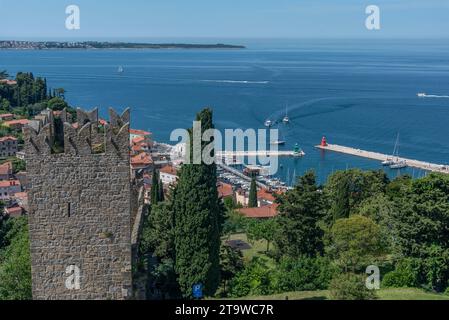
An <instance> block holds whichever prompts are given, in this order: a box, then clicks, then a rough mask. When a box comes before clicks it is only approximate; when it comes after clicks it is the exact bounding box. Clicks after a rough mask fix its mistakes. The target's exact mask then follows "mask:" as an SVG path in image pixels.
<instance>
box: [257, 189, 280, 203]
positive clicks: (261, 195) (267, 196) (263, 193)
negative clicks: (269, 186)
mask: <svg viewBox="0 0 449 320" xmlns="http://www.w3.org/2000/svg"><path fill="white" fill-rule="evenodd" d="M257 198H258V199H262V200H265V201H269V202H274V200H276V199H275V198H274V196H273V194H272V193H270V192H268V191H267V190H265V189H260V190H259V191H258V192H257Z"/></svg>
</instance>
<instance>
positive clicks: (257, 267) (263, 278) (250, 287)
mask: <svg viewBox="0 0 449 320" xmlns="http://www.w3.org/2000/svg"><path fill="white" fill-rule="evenodd" d="M273 271H274V270H272V269H271V268H270V267H269V266H268V264H267V261H266V259H263V258H260V257H254V258H253V259H252V260H251V262H250V263H249V264H248V265H247V266H246V267H245V269H244V270H242V271H241V272H239V273H238V274H237V275H236V276H235V277H234V278H233V279H232V281H231V284H230V295H231V297H233V298H238V297H246V296H256V295H268V294H271V293H273V292H274V290H273V287H272V282H273V281H272V277H273Z"/></svg>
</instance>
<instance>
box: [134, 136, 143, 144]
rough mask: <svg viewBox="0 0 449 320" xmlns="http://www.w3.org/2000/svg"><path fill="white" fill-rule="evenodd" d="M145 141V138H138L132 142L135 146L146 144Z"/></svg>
mask: <svg viewBox="0 0 449 320" xmlns="http://www.w3.org/2000/svg"><path fill="white" fill-rule="evenodd" d="M144 141H145V138H144V137H137V138H134V139H132V140H131V142H132V143H133V144H139V143H142V142H144Z"/></svg>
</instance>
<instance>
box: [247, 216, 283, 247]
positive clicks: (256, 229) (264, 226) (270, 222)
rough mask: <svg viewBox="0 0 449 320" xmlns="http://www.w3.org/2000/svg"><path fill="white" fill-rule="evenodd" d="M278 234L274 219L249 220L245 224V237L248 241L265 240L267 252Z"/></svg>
mask: <svg viewBox="0 0 449 320" xmlns="http://www.w3.org/2000/svg"><path fill="white" fill-rule="evenodd" d="M277 233H278V224H277V221H276V219H263V220H258V219H251V220H250V221H249V222H248V224H247V235H248V239H249V240H250V241H254V240H256V241H259V240H265V241H266V242H267V251H266V252H269V251H270V244H271V243H272V242H273V241H274V239H275V237H276V234H277Z"/></svg>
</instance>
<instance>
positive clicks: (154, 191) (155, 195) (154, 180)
mask: <svg viewBox="0 0 449 320" xmlns="http://www.w3.org/2000/svg"><path fill="white" fill-rule="evenodd" d="M159 196H160V194H159V173H158V172H157V170H156V169H153V176H152V177H151V204H157V203H158V202H159Z"/></svg>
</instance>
